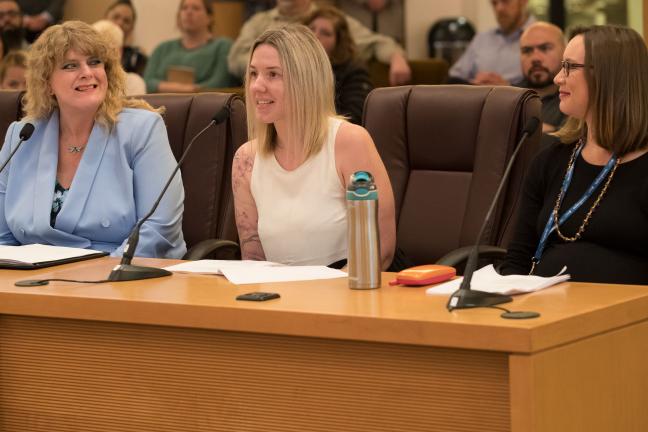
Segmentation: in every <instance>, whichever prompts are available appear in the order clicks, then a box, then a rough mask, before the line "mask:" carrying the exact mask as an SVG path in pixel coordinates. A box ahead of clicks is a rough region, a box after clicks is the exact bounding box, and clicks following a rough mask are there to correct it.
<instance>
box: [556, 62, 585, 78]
mask: <svg viewBox="0 0 648 432" xmlns="http://www.w3.org/2000/svg"><path fill="white" fill-rule="evenodd" d="M560 66H561V67H562V69H563V70H564V71H565V76H566V77H568V76H569V73H570V72H571V71H573V70H576V69H583V68H584V67H585V66H586V65H584V64H582V63H572V62H570V61H569V60H563V61H561V62H560Z"/></svg>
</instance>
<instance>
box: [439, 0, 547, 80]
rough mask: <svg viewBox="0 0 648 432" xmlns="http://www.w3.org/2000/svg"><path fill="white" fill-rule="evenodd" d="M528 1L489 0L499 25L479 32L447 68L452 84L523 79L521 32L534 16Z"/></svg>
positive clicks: (531, 21) (533, 19) (532, 20)
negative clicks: (528, 10) (530, 12)
mask: <svg viewBox="0 0 648 432" xmlns="http://www.w3.org/2000/svg"><path fill="white" fill-rule="evenodd" d="M527 1H528V0H491V5H492V6H493V11H494V12H495V18H496V19H497V24H498V28H495V29H492V30H488V31H485V32H480V33H478V34H477V35H476V36H475V37H474V38H473V40H472V41H471V42H470V45H468V49H467V50H466V52H465V53H464V54H463V55H462V56H461V58H460V59H459V60H458V61H457V62H456V63H455V64H454V65H453V66H452V67H451V68H450V71H449V72H448V75H449V76H450V78H449V79H448V82H450V83H454V84H468V83H470V84H476V85H511V84H514V85H515V84H518V83H519V82H520V81H522V71H521V69H520V43H519V42H520V35H521V34H522V32H523V31H524V29H526V28H527V27H529V26H530V25H531V24H532V23H533V22H534V21H535V18H534V17H532V16H529V13H528V12H527Z"/></svg>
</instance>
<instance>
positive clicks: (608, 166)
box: [531, 144, 617, 273]
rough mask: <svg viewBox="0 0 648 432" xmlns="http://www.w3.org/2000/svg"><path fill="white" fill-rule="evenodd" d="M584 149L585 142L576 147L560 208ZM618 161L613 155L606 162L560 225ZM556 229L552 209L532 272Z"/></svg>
mask: <svg viewBox="0 0 648 432" xmlns="http://www.w3.org/2000/svg"><path fill="white" fill-rule="evenodd" d="M582 150H583V144H580V145H579V146H578V148H576V152H575V153H574V157H573V159H572V163H571V165H570V166H569V169H568V170H567V173H566V174H565V178H564V179H563V183H562V187H561V188H560V191H561V195H560V200H559V202H558V206H557V207H558V208H560V205H561V204H562V201H563V199H564V198H565V195H566V194H567V189H569V185H570V184H571V180H572V176H573V175H574V165H576V159H578V156H579V155H580V153H581V151H582ZM616 161H617V157H616V156H615V155H612V157H611V158H610V160H609V161H608V162H607V164H605V166H604V167H603V169H602V170H601V172H600V173H599V174H598V176H596V178H595V179H594V181H593V182H592V184H591V185H590V187H589V188H587V190H586V191H585V193H584V194H583V196H582V197H581V198H580V199H579V200H578V201H576V203H574V205H573V206H571V207H570V208H569V209H568V210H567V211H566V212H565V213H564V214H563V215H562V216H560V218H559V219H558V225H562V224H563V223H565V221H566V220H567V219H569V218H570V217H571V216H572V215H573V214H574V213H575V212H576V210H578V209H579V208H580V207H581V206H582V205H583V203H584V202H585V201H587V200H588V199H589V197H591V196H592V194H593V193H594V191H595V190H596V189H598V187H599V186H600V185H601V183H602V182H603V179H604V178H605V177H606V176H607V175H608V174H609V173H610V170H611V169H612V167H613V166H614V165H615V164H616ZM555 229H556V225H555V224H554V217H553V211H552V212H550V213H549V218H548V220H547V224H546V225H545V228H544V231H543V232H542V237H540V242H538V247H537V248H536V251H535V254H534V255H533V259H532V260H531V262H532V267H531V273H533V268H534V267H535V265H536V264H538V263H539V262H540V258H541V257H542V252H544V248H545V246H546V245H547V239H548V238H549V235H550V234H551V233H552V232H553V231H554V230H555Z"/></svg>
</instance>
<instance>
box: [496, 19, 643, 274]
mask: <svg viewBox="0 0 648 432" xmlns="http://www.w3.org/2000/svg"><path fill="white" fill-rule="evenodd" d="M647 70H648V49H647V48H646V43H645V41H644V40H643V38H642V37H641V36H640V35H639V34H638V33H637V32H636V31H634V30H632V29H630V28H625V27H615V26H594V27H591V28H589V29H585V30H584V31H583V33H581V34H579V35H577V36H575V37H574V38H572V39H571V40H570V41H569V43H568V44H567V47H566V48H565V52H564V54H563V62H562V69H561V71H560V72H559V73H558V75H556V77H555V78H554V82H555V83H556V85H557V86H558V91H559V94H560V110H561V111H562V112H563V113H565V114H566V115H567V116H568V120H567V122H566V123H565V125H564V126H563V127H562V128H560V130H559V131H558V132H557V133H556V136H557V137H558V138H559V139H560V141H561V143H558V144H555V145H553V146H551V147H549V148H547V149H545V150H543V151H541V152H540V153H539V154H538V156H537V157H536V158H535V161H534V162H533V164H532V165H531V167H530V169H529V171H528V172H527V178H526V180H525V185H524V188H523V193H522V199H521V202H520V211H519V219H518V222H517V228H516V230H517V231H516V234H515V236H514V238H513V241H512V242H511V244H510V245H509V249H508V255H507V258H506V261H505V262H504V264H503V266H502V267H501V268H500V272H502V273H503V274H529V273H531V274H536V275H540V276H550V275H555V274H557V273H558V272H560V271H561V269H562V268H563V267H564V266H566V267H567V270H566V272H567V273H569V274H570V275H571V278H572V280H574V281H577V282H601V283H620V284H641V285H646V284H648V248H646V244H648V123H647V122H646V118H648V81H646V71H647Z"/></svg>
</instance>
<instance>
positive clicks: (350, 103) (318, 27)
mask: <svg viewBox="0 0 648 432" xmlns="http://www.w3.org/2000/svg"><path fill="white" fill-rule="evenodd" d="M304 23H305V24H306V25H307V26H308V27H309V28H310V29H311V30H312V31H313V33H315V36H317V39H319V41H320V43H321V44H322V46H323V47H324V50H325V51H326V54H328V56H329V59H330V60H331V66H333V75H334V76H335V110H336V111H337V113H338V114H340V115H343V116H345V117H347V118H348V119H349V121H350V122H351V123H355V124H361V123H362V109H363V107H364V101H365V99H366V98H367V95H368V94H369V92H370V91H371V89H372V85H371V82H370V81H369V74H368V73H367V69H366V68H365V66H364V65H363V64H362V62H361V61H360V60H359V59H358V58H357V57H356V47H355V43H354V42H353V39H352V37H351V33H350V32H349V25H348V24H347V21H346V18H345V17H344V15H343V14H342V12H340V11H339V10H338V9H336V8H334V7H330V6H326V7H325V6H322V7H320V8H318V9H317V10H316V11H315V12H313V13H312V14H311V15H310V16H309V17H308V18H306V20H305V21H304Z"/></svg>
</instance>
